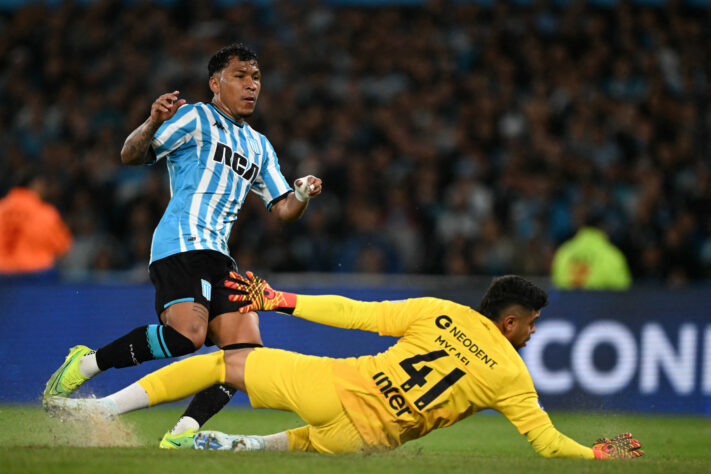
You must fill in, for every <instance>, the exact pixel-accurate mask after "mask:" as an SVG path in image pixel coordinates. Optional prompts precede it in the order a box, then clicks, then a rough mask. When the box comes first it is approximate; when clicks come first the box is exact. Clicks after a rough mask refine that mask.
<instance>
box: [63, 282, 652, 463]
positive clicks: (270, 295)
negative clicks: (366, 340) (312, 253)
mask: <svg viewBox="0 0 711 474" xmlns="http://www.w3.org/2000/svg"><path fill="white" fill-rule="evenodd" d="M233 277H234V278H233V279H228V280H227V281H226V284H227V285H228V286H229V287H230V288H233V289H234V290H235V294H233V295H230V298H231V299H232V300H233V301H242V302H247V303H248V305H247V306H245V307H243V308H242V309H241V311H252V310H267V311H269V310H275V311H279V312H282V313H286V314H291V315H293V316H297V317H300V318H304V319H307V320H309V321H313V322H317V323H321V324H327V325H331V326H336V327H341V328H349V329H361V330H366V331H374V332H377V333H379V334H381V335H388V336H395V337H398V338H399V339H398V341H397V342H396V343H395V344H394V345H392V346H391V347H389V348H388V349H387V350H385V351H383V352H381V353H379V354H377V355H366V356H362V357H357V358H356V357H350V358H344V359H333V358H330V357H315V356H308V355H303V354H298V353H295V352H289V351H283V350H278V349H272V348H265V347H261V348H256V349H253V348H246V349H238V350H228V351H217V352H214V353H212V354H207V355H201V356H195V357H190V358H188V359H185V360H182V361H180V362H176V363H173V364H171V365H169V366H167V367H164V368H162V369H160V370H158V371H156V372H153V373H151V374H149V375H147V376H145V377H143V378H142V379H141V380H139V381H138V382H136V383H134V384H132V385H130V386H129V387H127V388H126V389H124V390H123V391H121V392H117V393H116V394H113V395H110V396H109V397H106V398H103V399H98V400H97V399H88V400H65V399H60V400H61V401H63V402H65V403H66V402H71V404H66V405H65V406H64V407H65V408H67V409H70V410H72V411H75V410H81V411H83V410H92V409H101V411H102V412H104V413H109V414H119V413H123V412H125V411H127V410H128V409H130V408H133V407H135V405H133V403H132V401H131V397H126V394H127V393H130V392H131V391H132V390H135V391H138V392H142V393H145V394H146V395H147V401H146V402H144V405H143V407H147V406H153V405H157V404H160V403H165V402H168V401H173V400H178V399H180V398H184V397H186V396H188V395H190V394H191V393H194V392H195V391H197V390H200V389H201V388H203V387H206V386H209V385H212V384H214V383H216V382H226V383H228V384H230V385H232V386H234V387H236V388H238V389H239V390H241V391H243V392H245V393H247V395H249V400H250V402H251V404H252V406H253V407H254V408H271V409H278V410H289V411H292V412H295V413H297V414H298V415H299V416H300V417H301V418H302V419H303V420H304V421H306V423H307V425H306V426H303V427H300V428H296V429H291V430H287V431H283V432H281V433H276V434H273V435H268V436H244V435H228V434H225V433H220V432H216V431H203V432H199V433H198V434H197V436H196V437H195V447H196V448H197V449H219V450H222V449H226V450H227V449H231V450H235V451H259V450H275V451H287V450H289V451H312V452H320V453H344V452H370V451H382V450H388V449H394V448H397V447H398V446H400V445H402V444H403V443H405V442H407V441H409V440H412V439H416V438H420V437H422V436H425V435H426V434H427V433H429V432H430V431H432V430H434V429H437V428H442V427H445V426H450V425H452V424H454V423H456V422H457V421H459V420H462V419H464V418H466V417H468V416H470V415H472V414H474V413H477V412H479V411H481V410H484V409H487V408H490V409H494V410H497V411H499V412H501V413H502V414H503V415H504V416H506V418H507V419H508V420H509V421H510V422H511V423H512V424H513V425H514V426H515V427H516V429H517V430H518V432H519V433H521V434H522V435H524V436H525V437H526V438H527V439H528V441H529V442H530V443H531V445H532V446H533V448H534V449H535V451H536V452H537V453H538V454H540V455H541V456H544V457H566V458H581V459H609V458H626V459H628V458H634V457H638V456H641V455H642V454H643V452H642V451H641V449H640V448H641V445H640V443H639V441H638V440H636V439H635V438H633V437H632V435H631V434H629V433H624V434H621V435H619V436H616V437H614V438H611V439H608V438H601V439H599V440H598V441H596V442H594V443H593V446H592V447H587V446H583V445H581V444H579V443H577V442H576V441H574V440H572V439H570V438H568V437H567V436H565V435H564V434H562V433H560V432H559V431H558V430H556V429H555V427H554V426H553V423H552V422H551V420H550V418H549V416H548V414H547V413H546V412H545V411H543V409H542V408H541V406H540V405H539V403H538V395H537V393H536V390H535V388H534V386H533V381H532V380H531V376H530V374H529V373H528V369H527V368H526V365H525V364H524V362H523V359H522V358H521V357H520V356H519V354H518V352H517V351H518V350H519V349H520V348H521V347H523V346H525V345H526V342H527V341H528V339H529V338H530V337H531V336H532V335H533V333H534V332H535V330H536V321H537V320H538V318H539V317H540V311H541V308H543V307H544V306H545V305H546V304H547V300H548V298H547V296H546V293H545V292H544V291H543V290H542V289H540V288H538V287H537V286H535V285H534V284H532V283H531V282H529V281H528V280H526V279H524V278H521V277H519V276H515V275H507V276H504V277H500V278H496V279H494V281H493V282H492V284H491V286H490V287H489V289H488V290H487V292H486V294H485V295H484V297H483V298H482V300H481V303H480V305H479V310H478V311H475V310H474V309H472V308H470V307H468V306H463V305H460V304H457V303H454V302H452V301H447V300H442V299H437V298H412V299H408V300H405V301H383V302H363V301H356V300H352V299H349V298H344V297H341V296H333V295H322V296H311V295H296V294H293V293H286V292H281V291H277V290H274V289H273V288H271V287H270V286H269V284H268V283H267V282H265V281H264V280H262V279H260V278H259V277H255V276H254V275H252V274H251V273H249V272H247V278H244V277H242V276H239V275H236V274H233ZM186 373H188V374H191V376H190V377H183V378H181V377H179V376H178V374H186Z"/></svg>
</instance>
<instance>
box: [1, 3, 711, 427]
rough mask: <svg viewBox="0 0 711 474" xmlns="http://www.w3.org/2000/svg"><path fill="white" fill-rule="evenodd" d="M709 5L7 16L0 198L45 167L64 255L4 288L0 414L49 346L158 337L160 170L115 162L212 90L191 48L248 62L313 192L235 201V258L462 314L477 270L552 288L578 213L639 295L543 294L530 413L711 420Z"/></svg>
mask: <svg viewBox="0 0 711 474" xmlns="http://www.w3.org/2000/svg"><path fill="white" fill-rule="evenodd" d="M710 4H711V2H709V1H708V0H694V1H658V0H639V1H632V2H629V1H624V2H623V1H613V0H598V1H590V2H579V1H545V0H542V1H526V0H520V1H515V2H497V1H487V0H482V1H476V2H475V1H471V2H470V1H452V2H448V1H366V0H361V1H347V0H340V1H338V0H332V1H324V2H318V1H304V2H291V1H278V0H277V1H268V0H263V1H255V2H235V1H213V2H206V1H202V0H184V1H169V0H161V1H153V2H151V1H130V2H122V1H116V0H100V1H50V2H44V3H41V2H26V1H20V0H1V1H0V195H4V194H6V193H7V192H8V190H9V189H10V188H11V187H12V186H13V183H14V182H15V179H16V177H17V176H20V175H23V174H26V173H27V172H28V170H30V171H31V170H39V171H41V172H42V173H43V174H45V175H47V176H49V177H51V185H50V187H49V190H48V200H49V201H50V202H51V203H53V204H54V205H55V206H57V207H58V209H59V210H60V212H61V213H62V215H63V216H64V218H65V220H66V221H67V223H68V224H69V226H70V228H71V230H72V233H73V235H74V244H73V246H72V250H71V251H70V253H69V254H68V255H67V256H66V257H64V258H63V259H61V260H60V261H59V264H58V270H59V279H58V280H55V281H53V282H49V281H44V282H41V281H40V282H37V281H35V282H32V283H29V282H27V281H22V280H21V279H11V278H10V279H3V280H1V281H0V304H1V305H2V308H1V309H0V321H2V324H3V331H2V333H1V334H0V357H1V358H2V359H1V360H3V361H4V363H3V364H2V365H0V386H2V387H3V390H2V391H0V400H2V401H31V400H37V399H38V398H39V396H40V394H41V391H42V388H43V384H44V381H45V380H46V378H47V377H48V376H49V375H50V372H51V370H52V369H53V368H54V367H55V366H56V364H57V361H59V360H61V358H62V357H63V356H64V355H65V353H66V349H67V347H69V346H71V345H73V344H78V343H83V344H89V345H92V346H97V345H101V344H104V343H105V342H107V341H108V340H110V339H112V338H113V337H115V336H116V335H117V334H122V333H123V332H125V331H128V330H129V329H131V328H133V327H134V326H137V325H140V324H145V323H146V321H153V318H154V315H153V311H152V307H153V290H152V287H151V286H150V284H148V283H147V280H148V273H147V262H148V254H149V249H150V241H151V236H152V232H153V228H154V227H155V225H156V223H157V221H158V219H159V218H160V215H161V213H162V211H163V209H164V207H165V205H166V203H167V200H168V199H169V194H170V193H169V189H168V179H167V174H166V172H165V168H164V165H163V164H161V165H159V166H156V167H139V168H132V167H124V166H121V165H120V159H119V151H120V149H121V145H122V143H123V140H124V139H125V137H126V136H127V135H128V133H130V131H131V130H133V129H134V128H135V127H136V126H137V125H138V124H140V123H141V122H142V121H143V120H145V118H146V117H147V116H148V113H149V109H150V104H151V103H152V101H153V100H154V99H155V98H156V97H157V96H158V95H160V94H161V93H163V92H166V91H172V90H175V89H178V90H180V91H181V95H182V97H184V98H186V99H187V100H188V101H189V102H197V101H209V99H210V95H209V91H208V88H207V68H206V62H207V59H208V57H209V56H210V55H211V54H212V53H213V52H214V51H216V50H217V49H219V48H220V47H222V46H224V45H225V44H227V43H230V42H233V41H244V42H246V43H247V44H248V45H250V46H251V47H253V48H254V49H255V50H256V51H257V52H258V54H259V56H260V65H261V67H262V70H263V73H264V77H263V89H262V93H261V97H260V100H259V104H258V106H257V113H256V114H255V115H254V116H253V117H252V118H250V120H249V121H250V123H251V125H252V126H253V127H254V128H255V129H257V130H259V131H260V132H262V133H264V134H265V135H266V136H267V137H268V138H269V139H270V140H271V142H272V143H273V145H274V147H275V149H276V151H277V153H278V155H279V157H280V163H281V167H282V171H283V172H284V174H285V176H287V178H288V179H290V180H293V179H294V178H296V177H299V176H303V175H305V174H314V175H317V176H320V177H322V178H323V179H324V183H325V186H324V194H323V195H322V196H321V197H319V198H318V199H317V200H314V201H312V202H311V204H310V206H309V210H308V211H307V213H306V215H305V217H304V218H303V219H302V220H301V221H300V222H297V223H294V224H289V225H280V224H279V223H278V222H277V221H276V219H273V218H272V217H271V216H269V215H268V213H267V212H265V210H264V209H263V206H262V204H261V203H260V202H259V201H258V200H257V199H251V200H250V199H248V201H247V203H246V205H245V208H244V209H243V210H242V211H241V213H240V217H239V221H238V223H237V225H236V226H235V228H234V232H233V235H232V238H231V248H232V251H233V256H234V258H235V259H236V260H237V262H238V264H239V266H240V268H242V269H252V270H254V271H256V272H259V273H261V274H266V275H267V276H272V277H273V278H272V280H273V282H274V284H275V285H279V284H281V285H282V287H284V289H291V290H295V291H303V292H307V293H308V292H313V293H329V292H332V293H342V294H345V295H346V296H351V297H355V298H359V299H385V298H404V297H410V296H417V295H422V294H427V295H434V296H442V297H447V298H450V299H454V300H457V301H460V302H462V303H465V304H471V305H473V306H476V305H477V303H478V301H479V298H480V296H481V294H482V293H483V291H484V289H485V288H486V285H487V283H488V281H489V276H491V275H499V274H503V273H511V272H515V273H520V274H524V275H526V276H529V277H532V278H534V279H536V281H538V282H540V284H542V285H543V286H544V287H546V288H549V287H550V285H549V280H548V276H549V272H550V265H551V259H552V256H553V253H554V251H555V249H556V248H557V247H558V246H559V245H560V244H561V243H562V242H563V241H565V240H566V239H568V238H570V237H571V236H572V235H573V234H574V233H575V231H576V229H577V228H578V227H579V226H580V225H581V224H582V223H583V221H584V219H585V217H586V216H589V215H591V214H594V215H595V216H597V218H598V221H599V222H600V225H601V226H602V228H603V229H604V230H605V231H606V232H607V234H608V235H609V236H610V239H611V241H612V242H613V243H614V244H615V245H617V246H618V248H620V249H621V250H622V251H623V253H624V255H625V256H626V258H627V260H628V263H629V266H630V268H631V271H632V275H633V281H634V286H633V288H632V289H631V290H629V291H625V292H619V293H604V292H593V293H584V292H558V291H555V290H551V304H550V306H549V308H547V309H546V310H545V312H544V317H543V318H542V320H541V324H540V327H539V330H538V334H537V335H536V336H535V337H534V338H533V339H532V340H531V344H530V345H529V347H528V348H527V349H526V350H525V351H524V352H523V355H524V357H525V359H526V361H527V363H528V364H529V367H530V368H531V373H532V375H533V377H534V380H535V382H536V384H537V386H538V389H539V391H540V393H541V396H542V402H543V404H544V406H546V408H555V407H567V408H570V407H574V408H596V409H597V408H606V407H613V406H614V407H617V408H620V409H629V410H652V411H674V412H692V413H707V414H708V413H711V325H710V324H711V323H710V321H711V313H710V310H709V309H708V308H709V307H710V306H711V305H710V304H709V303H711V289H710V286H709V279H711V139H710V138H709V137H711V102H710V99H711V57H710V56H711V48H709V44H711V8H710ZM414 275H426V276H425V277H415V276H414ZM471 275H476V276H477V277H472V276H471ZM262 331H263V334H264V340H265V342H266V343H267V344H270V345H276V346H279V347H285V348H289V349H295V350H302V351H304V352H307V353H313V354H324V355H335V356H341V355H354V354H361V353H368V352H372V351H378V350H382V349H383V348H385V347H386V346H387V345H388V344H389V343H390V342H392V341H391V340H390V339H388V338H378V337H377V336H375V335H369V334H360V333H356V332H349V333H344V332H343V331H340V330H335V329H330V328H321V327H317V326H315V325H311V324H308V323H305V322H302V321H297V320H293V319H287V318H284V317H281V316H276V315H264V316H263V318H262ZM161 365H162V363H161V362H152V363H147V364H145V365H144V366H142V367H137V368H133V369H126V370H122V371H115V372H113V373H112V374H110V375H109V374H106V375H105V376H101V377H98V378H97V379H96V380H94V381H92V382H91V383H90V384H88V385H91V387H87V388H86V390H92V391H94V392H95V393H97V394H99V395H103V394H106V393H108V392H110V391H112V390H115V389H117V388H120V387H121V386H123V385H125V384H127V383H130V382H132V381H134V380H135V379H136V378H137V377H139V376H141V375H142V374H144V373H146V372H148V371H150V370H154V369H155V368H157V367H160V366H161ZM238 402H242V403H244V399H243V398H242V399H238Z"/></svg>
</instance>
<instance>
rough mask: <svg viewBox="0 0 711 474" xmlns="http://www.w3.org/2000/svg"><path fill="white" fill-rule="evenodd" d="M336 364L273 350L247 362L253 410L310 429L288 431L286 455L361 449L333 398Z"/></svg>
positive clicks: (260, 350)
mask: <svg viewBox="0 0 711 474" xmlns="http://www.w3.org/2000/svg"><path fill="white" fill-rule="evenodd" d="M333 363H334V359H331V358H328V357H315V356H307V355H303V354H297V353H295V352H289V351H283V350H279V349H271V348H266V347H263V348H257V349H255V350H254V351H252V352H251V353H250V354H249V356H247V362H246V366H245V370H244V382H245V386H246V388H247V395H249V401H250V403H251V404H252V406H253V407H254V408H271V409H275V410H288V411H292V412H294V413H296V414H298V415H299V416H300V417H301V418H302V419H303V420H304V421H306V423H308V424H309V426H305V427H303V428H298V429H295V430H289V431H287V435H288V437H289V449H290V450H292V451H316V452H319V453H349V452H359V451H363V450H364V449H365V444H364V443H363V440H362V438H361V437H360V434H359V433H358V431H357V430H356V428H355V426H353V423H351V421H350V419H349V418H348V416H347V414H346V412H345V411H344V409H343V406H342V405H341V400H340V399H339V398H338V394H337V393H336V387H335V384H334V377H333Z"/></svg>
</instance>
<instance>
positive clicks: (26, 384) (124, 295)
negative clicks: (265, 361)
mask: <svg viewBox="0 0 711 474" xmlns="http://www.w3.org/2000/svg"><path fill="white" fill-rule="evenodd" d="M270 280H271V281H272V283H273V284H274V286H275V287H277V288H280V289H284V290H287V291H294V292H300V293H306V294H341V295H344V296H348V297H351V298H357V299H361V300H368V301H377V300H384V299H404V298H409V297H416V296H425V295H427V296H437V297H442V298H447V299H451V300H454V301H458V302H460V303H463V304H468V305H470V306H474V307H476V305H477V303H478V300H479V298H480V297H481V295H482V294H483V292H484V291H485V289H486V286H487V284H488V279H456V278H455V279H452V278H449V279H441V278H439V279H437V278H432V279H429V278H414V277H410V278H399V279H392V278H386V277H381V276H377V277H358V276H352V277H348V276H338V275H322V276H318V275H308V276H304V275H274V276H271V278H270ZM538 283H539V284H541V283H542V284H544V285H545V284H546V282H545V281H544V282H538ZM549 296H550V304H549V305H548V307H547V308H546V309H545V310H544V311H543V314H542V317H541V319H540V322H539V324H538V328H537V331H536V334H535V335H534V336H533V337H532V338H531V340H530V341H529V342H528V345H527V346H526V347H525V348H524V349H523V350H522V351H521V355H522V357H523V358H524V360H525V361H526V364H527V365H528V367H529V369H530V372H531V375H532V376H533V379H534V382H535V384H536V388H537V389H538V392H539V394H540V397H541V404H542V405H543V406H544V407H545V408H546V409H559V408H560V409H582V410H599V409H602V410H613V409H614V410H624V411H634V412H658V413H697V414H706V415H711V317H710V314H711V310H709V308H710V307H711V291H709V288H708V287H705V288H697V289H684V290H674V291H671V290H665V291H660V290H659V289H658V288H657V289H645V288H635V289H633V290H630V291H627V292H621V293H607V292H558V291H553V290H549ZM153 297H154V293H153V287H152V286H150V285H147V284H120V283H117V284H112V283H97V284H87V283H56V284H53V283H37V282H22V281H9V282H8V281H0V301H1V302H2V309H0V315H1V316H0V318H1V320H2V323H3V327H4V331H2V335H0V360H2V364H0V387H2V390H0V401H1V402H22V403H27V402H38V401H39V399H40V397H41V394H42V390H43V388H44V383H45V381H46V380H47V378H48V377H49V376H50V375H51V373H52V371H53V370H55V368H56V367H58V365H59V364H60V363H61V362H62V361H63V359H64V357H65V355H66V353H67V349H68V348H69V347H71V346H73V345H76V344H86V345H88V346H90V347H94V348H96V347H99V346H101V345H103V344H105V343H107V342H109V341H111V340H113V339H115V338H116V337H118V336H121V335H123V334H125V333H127V332H128V331H130V330H132V329H133V328H135V327H137V326H141V325H144V324H149V323H154V322H155V321H156V316H155V314H154V311H153ZM261 331H262V337H263V340H264V343H265V345H268V346H273V347H279V348H284V349H289V350H295V351H299V352H303V353H307V354H315V355H328V356H332V357H346V356H356V355H363V354H373V353H377V352H380V351H382V350H384V349H386V348H387V347H388V346H389V345H390V344H392V343H393V342H394V338H391V337H381V336H378V335H376V334H372V333H365V332H362V331H349V330H344V329H337V328H330V327H325V326H320V325H318V324H314V323H310V322H308V321H303V320H301V319H298V318H293V317H285V316H282V315H278V314H272V313H263V314H262V315H261ZM212 350H215V348H214V347H212V348H203V349H201V351H200V352H201V353H204V352H209V351H212ZM166 363H167V362H166V361H152V362H148V363H145V364H143V365H141V366H139V367H132V368H126V369H122V370H111V371H109V372H107V373H105V374H101V375H99V376H98V377H96V378H95V379H94V380H92V381H91V382H89V383H87V384H86V385H85V387H82V389H81V393H83V394H84V395H87V394H91V393H93V394H96V395H97V396H102V395H105V394H108V393H111V392H113V391H115V390H117V389H119V388H122V387H123V386H125V385H127V384H129V383H131V382H134V381H135V380H137V379H138V378H139V377H141V376H143V375H144V374H146V373H148V372H150V371H152V370H155V369H156V368H159V367H161V366H163V365H165V364H166ZM233 403H242V404H244V403H248V401H247V398H246V397H245V396H244V395H238V396H237V397H235V400H234V401H233Z"/></svg>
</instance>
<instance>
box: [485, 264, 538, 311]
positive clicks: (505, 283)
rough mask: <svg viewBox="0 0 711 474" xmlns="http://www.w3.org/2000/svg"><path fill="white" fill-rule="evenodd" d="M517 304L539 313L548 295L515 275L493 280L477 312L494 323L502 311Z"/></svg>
mask: <svg viewBox="0 0 711 474" xmlns="http://www.w3.org/2000/svg"><path fill="white" fill-rule="evenodd" d="M513 304H518V305H521V306H523V307H524V308H526V309H529V310H535V311H539V310H540V309H541V308H543V307H544V306H545V305H547V304H548V295H546V292H545V291H543V290H542V289H540V288H538V287H537V286H536V285H534V284H533V283H531V282H530V281H528V280H526V279H525V278H522V277H520V276H517V275H505V276H502V277H498V278H494V280H493V281H492V282H491V285H490V286H489V289H488V290H486V293H485V294H484V297H483V298H482V299H481V303H480V304H479V310H478V311H479V312H480V313H481V314H483V315H484V316H486V317H487V318H489V319H491V320H493V321H496V320H498V319H499V317H500V316H501V313H502V311H503V310H505V309H506V308H508V307H509V306H511V305H513Z"/></svg>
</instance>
